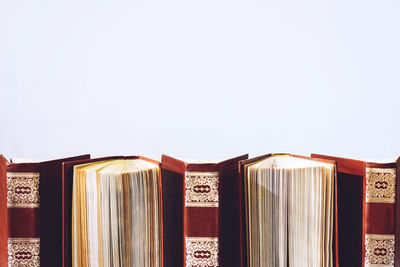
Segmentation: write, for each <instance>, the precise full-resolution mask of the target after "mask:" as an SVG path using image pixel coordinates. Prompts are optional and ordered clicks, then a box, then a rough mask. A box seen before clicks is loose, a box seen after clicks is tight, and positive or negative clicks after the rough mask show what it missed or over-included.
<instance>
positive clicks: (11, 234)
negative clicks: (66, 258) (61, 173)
mask: <svg viewBox="0 0 400 267" xmlns="http://www.w3.org/2000/svg"><path fill="white" fill-rule="evenodd" d="M6 177H7V218H8V219H7V220H8V222H7V225H8V236H7V242H8V267H20V266H32V267H38V266H40V225H39V205H40V200H39V183H40V174H39V172H15V171H7V174H6Z"/></svg>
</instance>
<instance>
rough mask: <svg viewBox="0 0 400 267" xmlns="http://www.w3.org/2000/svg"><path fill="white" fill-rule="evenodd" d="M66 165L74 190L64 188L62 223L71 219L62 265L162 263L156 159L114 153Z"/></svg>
mask: <svg viewBox="0 0 400 267" xmlns="http://www.w3.org/2000/svg"><path fill="white" fill-rule="evenodd" d="M64 170H65V176H64V177H65V181H66V185H65V188H66V189H67V188H70V189H72V190H66V191H65V192H66V198H65V201H66V203H65V204H66V205H65V207H66V210H70V213H68V214H65V215H66V216H65V223H67V222H68V223H69V222H72V223H71V225H67V224H66V226H67V227H66V228H69V227H71V231H70V232H69V231H66V232H65V235H66V236H65V241H66V243H65V245H66V249H67V250H66V252H67V254H65V255H66V257H65V260H66V262H64V266H73V267H90V266H96V267H107V266H109V267H111V266H154V267H161V266H163V254H162V252H163V248H162V203H161V202H162V192H161V169H160V166H159V163H158V162H155V161H151V160H148V159H145V158H141V157H127V158H121V157H115V158H105V159H96V160H89V161H82V162H76V163H72V164H71V163H69V164H66V165H65V166H64ZM69 241H71V242H70V243H69ZM69 255H70V258H69Z"/></svg>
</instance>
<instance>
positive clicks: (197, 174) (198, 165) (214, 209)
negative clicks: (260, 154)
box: [161, 155, 248, 267]
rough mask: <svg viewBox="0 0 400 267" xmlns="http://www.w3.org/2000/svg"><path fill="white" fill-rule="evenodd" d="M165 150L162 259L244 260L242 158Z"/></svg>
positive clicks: (170, 266) (175, 262) (168, 263)
mask: <svg viewBox="0 0 400 267" xmlns="http://www.w3.org/2000/svg"><path fill="white" fill-rule="evenodd" d="M247 157H248V156H247V155H243V156H240V157H237V158H233V159H229V160H226V161H206V162H204V161H203V162H202V161H183V160H178V159H175V158H172V157H169V156H166V155H163V156H162V160H161V164H162V176H163V190H164V194H163V207H164V249H165V254H164V263H165V267H177V266H185V267H192V266H207V267H216V266H229V267H231V266H233V267H234V266H240V213H239V195H238V194H239V179H238V178H239V177H238V162H239V160H243V159H247Z"/></svg>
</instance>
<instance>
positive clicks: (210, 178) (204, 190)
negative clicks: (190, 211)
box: [185, 172, 219, 207]
mask: <svg viewBox="0 0 400 267" xmlns="http://www.w3.org/2000/svg"><path fill="white" fill-rule="evenodd" d="M218 184H219V173H218V172H186V173H185V206H186V207H218V206H219V195H218Z"/></svg>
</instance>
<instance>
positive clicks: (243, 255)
mask: <svg viewBox="0 0 400 267" xmlns="http://www.w3.org/2000/svg"><path fill="white" fill-rule="evenodd" d="M279 155H281V156H291V157H297V158H302V159H307V160H314V161H319V162H323V163H329V164H334V165H335V181H334V184H335V189H336V188H337V185H336V182H337V179H336V177H337V166H336V162H335V161H334V160H330V159H322V158H312V157H305V156H299V155H293V154H289V153H270V154H265V155H262V156H258V157H255V158H250V159H245V160H241V161H239V166H238V172H239V196H238V197H239V202H240V205H239V210H240V266H241V267H247V265H248V264H247V237H246V214H245V207H244V203H245V200H244V167H245V165H247V164H251V163H255V162H258V161H261V160H264V159H267V158H269V157H272V156H279ZM336 207H337V192H336V190H335V192H334V233H333V235H334V238H333V253H334V254H335V255H334V262H333V266H335V267H339V266H347V265H339V261H338V258H337V255H338V249H339V248H338V241H337V240H338V231H337V210H336Z"/></svg>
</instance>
